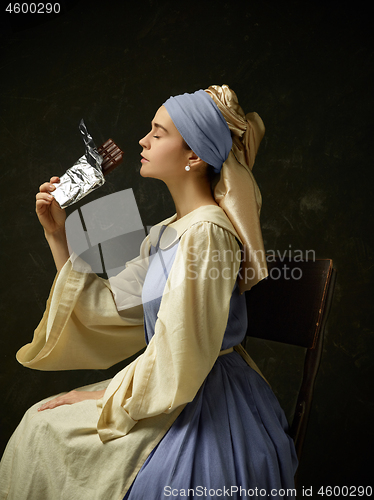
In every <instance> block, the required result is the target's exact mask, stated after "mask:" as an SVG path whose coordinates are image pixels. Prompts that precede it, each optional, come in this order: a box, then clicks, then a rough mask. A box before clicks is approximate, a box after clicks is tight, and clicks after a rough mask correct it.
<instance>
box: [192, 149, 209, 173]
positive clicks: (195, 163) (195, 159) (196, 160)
mask: <svg viewBox="0 0 374 500" xmlns="http://www.w3.org/2000/svg"><path fill="white" fill-rule="evenodd" d="M188 163H189V165H190V167H193V168H195V169H200V168H202V167H206V165H207V163H206V162H205V161H204V160H202V159H201V158H200V157H199V156H197V154H196V153H194V152H193V151H191V154H190V155H189V157H188Z"/></svg>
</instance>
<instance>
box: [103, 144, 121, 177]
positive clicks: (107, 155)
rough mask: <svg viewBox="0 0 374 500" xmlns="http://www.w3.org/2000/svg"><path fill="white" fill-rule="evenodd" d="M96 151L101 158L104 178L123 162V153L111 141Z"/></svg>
mask: <svg viewBox="0 0 374 500" xmlns="http://www.w3.org/2000/svg"><path fill="white" fill-rule="evenodd" d="M97 150H98V152H99V155H100V156H102V157H103V162H102V164H101V170H102V172H103V175H104V176H105V175H108V174H109V172H111V171H112V170H114V169H115V168H116V167H118V165H119V164H120V163H121V162H122V160H123V151H121V150H120V148H119V147H118V146H117V144H116V143H115V142H113V140H112V139H108V140H107V141H106V142H104V144H102V145H101V146H100V147H99V148H98V149H97Z"/></svg>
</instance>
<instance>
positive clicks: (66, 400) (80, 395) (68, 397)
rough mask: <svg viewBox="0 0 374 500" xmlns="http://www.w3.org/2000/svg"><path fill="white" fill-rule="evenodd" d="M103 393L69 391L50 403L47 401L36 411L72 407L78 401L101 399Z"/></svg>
mask: <svg viewBox="0 0 374 500" xmlns="http://www.w3.org/2000/svg"><path fill="white" fill-rule="evenodd" d="M104 392H105V389H103V390H102V391H70V392H68V393H67V394H63V395H62V396H57V398H54V399H51V401H47V402H46V403H44V405H42V406H41V407H40V408H38V411H43V410H51V409H52V408H57V406H61V405H72V404H74V403H79V402H80V401H85V400H86V399H101V398H102V397H103V396H104Z"/></svg>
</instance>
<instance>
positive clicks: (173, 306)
mask: <svg viewBox="0 0 374 500" xmlns="http://www.w3.org/2000/svg"><path fill="white" fill-rule="evenodd" d="M263 134H264V127H263V123H262V121H261V119H260V118H259V116H258V115H257V114H256V113H250V114H248V115H245V114H244V113H243V111H242V109H241V108H240V106H239V104H238V102H237V98H236V95H235V93H234V92H233V91H232V90H231V89H229V87H227V86H222V87H219V86H212V87H209V89H207V90H206V91H203V90H200V91H197V92H195V93H194V94H183V95H180V96H177V97H174V98H173V97H172V98H170V99H168V100H167V101H166V102H165V103H164V105H163V106H161V107H160V108H159V110H158V111H157V113H156V115H155V117H154V119H153V120H152V129H151V131H150V132H149V134H147V135H146V136H145V137H144V138H143V139H141V141H140V145H141V147H142V153H141V156H142V159H141V163H142V167H141V171H140V173H141V175H142V176H143V177H153V178H157V179H160V180H162V181H164V182H165V183H166V185H167V186H168V188H169V190H170V193H171V195H172V197H173V200H174V202H175V207H176V214H175V215H174V216H172V217H170V218H169V219H167V220H165V221H162V222H161V223H160V224H158V225H156V226H154V227H153V228H152V230H151V232H150V234H149V235H148V236H147V237H146V238H145V240H144V241H143V243H142V245H141V248H140V255H139V257H137V258H136V259H134V260H132V261H130V262H129V263H128V264H127V267H126V269H125V270H124V271H122V272H121V273H120V274H119V275H118V276H116V277H115V278H113V279H110V280H103V279H101V278H99V277H97V276H96V275H95V274H93V273H92V272H90V268H89V267H88V266H87V264H85V263H84V262H83V261H82V260H81V259H80V258H79V257H77V256H76V255H74V254H73V255H72V256H69V252H68V248H67V243H66V238H65V229H64V223H65V213H64V211H63V210H61V209H60V208H59V207H58V205H57V203H56V202H55V201H54V200H53V197H51V195H50V192H51V191H52V190H53V189H55V187H54V184H56V183H58V181H59V179H58V178H57V177H52V178H51V181H50V182H49V183H45V184H43V185H42V186H41V187H40V192H39V193H38V194H37V195H36V212H37V215H38V217H39V220H40V222H41V224H42V225H43V227H44V230H45V236H46V238H47V241H48V243H49V245H50V248H51V251H52V254H53V256H54V260H55V263H56V267H57V271H58V273H57V276H56V278H55V281H54V283H53V286H52V290H51V294H50V297H49V299H48V302H47V308H46V312H45V314H44V316H43V319H42V321H41V323H40V324H39V326H38V328H37V329H36V331H35V334H34V339H33V341H32V343H31V344H28V345H26V346H24V347H23V348H22V349H20V351H19V352H18V353H17V359H18V360H19V361H20V362H21V363H22V364H23V365H25V366H28V367H31V368H36V369H41V370H60V369H76V368H106V367H108V366H111V365H113V364H115V363H116V362H118V361H120V360H122V359H125V358H126V357H128V356H130V355H132V354H134V353H136V352H138V351H139V350H140V349H141V348H142V347H143V346H144V345H146V349H145V351H144V352H143V354H141V355H140V356H138V357H137V358H136V359H135V361H133V362H132V363H130V364H129V365H128V366H127V367H126V368H125V369H123V370H122V371H120V372H119V373H118V374H117V375H116V376H115V377H114V378H113V379H112V380H110V381H106V382H103V383H101V384H95V385H93V386H89V387H87V388H82V389H78V390H77V391H72V392H70V393H67V394H63V395H60V396H58V397H54V398H50V399H48V400H46V401H45V402H43V404H40V403H38V404H37V405H35V406H34V407H32V408H31V409H30V410H28V412H27V413H26V414H25V416H24V418H23V420H22V422H21V423H20V425H19V427H18V428H17V430H16V432H15V433H14V435H13V436H12V438H11V440H10V442H9V444H8V447H7V449H6V451H5V453H4V457H3V459H2V463H1V469H0V483H1V487H0V498H1V499H3V498H4V499H5V498H7V499H8V500H11V499H14V500H16V499H17V500H22V499H26V498H27V499H35V500H43V499H48V500H53V499H69V500H71V499H79V500H84V499H90V500H92V499H110V500H112V499H118V500H120V499H122V498H123V497H124V495H125V498H126V499H132V500H133V499H136V500H141V499H147V500H148V499H149V500H152V499H159V498H167V497H173V498H184V497H188V496H200V497H203V498H219V497H221V496H230V497H231V498H241V497H243V496H244V497H245V496H248V495H250V494H252V495H253V494H255V491H256V488H257V491H259V490H260V489H263V490H264V491H265V492H266V493H265V494H266V495H270V494H271V496H272V497H273V498H283V493H282V492H280V493H279V495H278V496H277V492H279V490H280V489H281V488H283V489H287V488H293V487H294V484H293V477H294V473H295V470H296V466H297V459H296V454H295V450H294V446H293V442H292V440H291V438H290V437H289V436H288V434H287V427H288V425H287V422H286V418H285V416H284V413H283V411H282V410H281V408H280V406H279V404H278V401H277V399H276V397H275V396H274V394H273V392H272V391H271V389H270V387H269V385H268V384H267V382H266V381H265V380H264V378H263V377H262V375H261V374H260V372H259V370H258V368H257V367H256V365H255V364H254V363H253V361H252V360H251V358H250V357H249V356H248V354H247V353H246V352H245V350H244V349H243V348H242V347H241V345H240V344H241V342H242V340H243V339H244V336H245V333H246V327H247V316H246V306H245V296H244V293H243V292H244V291H245V290H247V289H250V288H251V287H252V286H254V285H255V284H256V283H257V282H258V281H260V280H261V279H262V278H264V277H265V276H266V261H265V258H264V252H263V243H262V236H261V230H260V225H259V211H260V207H261V196H260V193H259V191H258V188H257V185H256V183H255V180H254V178H253V176H252V173H251V169H252V166H253V163H254V158H255V155H256V153H257V149H258V146H259V143H260V141H261V139H262V136H263ZM217 181H218V182H217ZM212 182H214V183H216V184H215V187H214V190H212Z"/></svg>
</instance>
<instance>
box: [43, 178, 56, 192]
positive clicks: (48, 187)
mask: <svg viewBox="0 0 374 500" xmlns="http://www.w3.org/2000/svg"><path fill="white" fill-rule="evenodd" d="M52 179H53V177H52ZM55 189H56V186H54V185H53V184H51V183H50V182H44V184H41V186H39V191H40V192H41V193H48V192H50V191H54V190H55Z"/></svg>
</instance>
